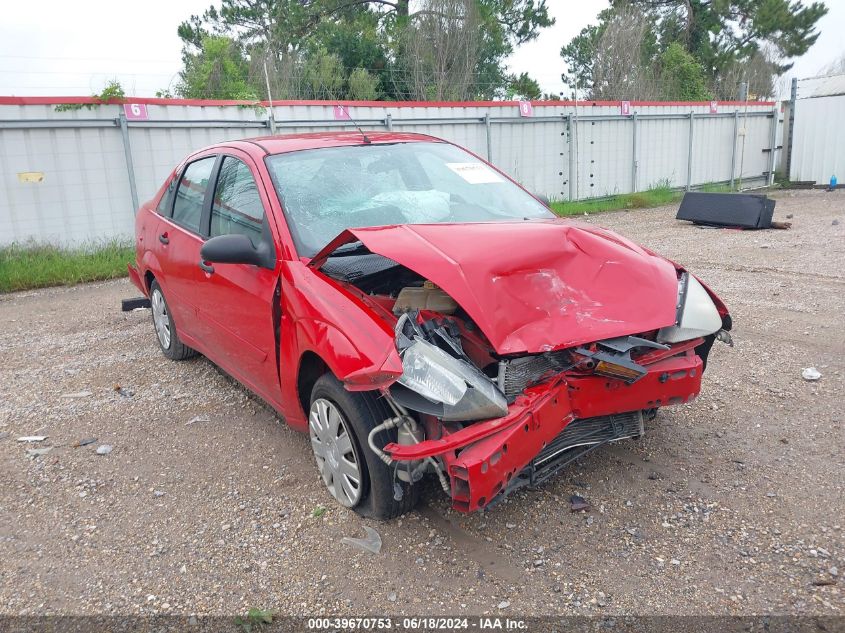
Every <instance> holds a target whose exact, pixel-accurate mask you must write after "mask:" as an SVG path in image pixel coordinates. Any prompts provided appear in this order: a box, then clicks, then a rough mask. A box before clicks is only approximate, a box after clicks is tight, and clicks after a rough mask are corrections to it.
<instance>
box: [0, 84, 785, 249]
mask: <svg viewBox="0 0 845 633" xmlns="http://www.w3.org/2000/svg"><path fill="white" fill-rule="evenodd" d="M62 101H67V99H64V100H63V99H60V98H12V97H0V245H2V244H8V243H12V242H26V241H36V242H51V243H60V244H81V243H86V242H91V241H97V240H103V239H111V238H124V237H128V236H130V235H131V233H132V231H133V217H134V209H135V208H136V207H137V201H138V200H139V199H140V200H141V201H143V200H146V199H148V198H150V197H151V196H152V195H153V194H154V193H155V191H156V190H157V189H158V187H159V186H160V185H161V183H162V182H163V180H164V178H165V177H166V176H167V174H168V173H169V172H170V170H171V169H172V168H173V167H174V166H175V165H176V164H177V163H178V162H179V161H180V160H181V159H182V158H184V156H185V155H187V154H188V153H190V152H193V151H195V150H197V149H199V148H201V147H203V146H206V145H210V144H212V143H217V142H220V141H224V140H230V139H236V138H244V137H251V136H263V135H266V134H268V133H269V120H268V117H269V110H268V109H266V108H261V107H259V108H253V107H248V106H245V105H243V104H241V105H237V104H234V103H233V102H212V101H206V102H199V101H178V100H173V99H167V100H165V99H137V100H132V103H139V104H142V105H143V106H144V108H140V109H139V108H136V109H135V111H136V112H137V111H139V110H141V112H142V115H143V114H146V117H147V118H146V119H143V120H128V121H127V119H126V115H125V114H124V112H125V110H124V106H123V105H120V104H110V105H92V104H90V103H88V104H87V105H86V106H85V107H82V108H81V109H78V110H70V111H67V110H64V111H57V110H56V104H57V103H60V102H62ZM77 101H82V102H84V101H85V100H84V99H77ZM346 106H347V107H348V111H349V112H350V113H351V115H352V117H354V119H355V121H356V122H357V123H358V124H360V125H361V126H362V127H363V128H364V129H365V130H368V129H382V130H396V131H413V132H421V133H426V134H432V135H434V136H438V137H441V138H444V139H447V140H450V141H453V142H455V143H458V144H459V145H463V146H465V147H467V148H469V149H471V150H472V151H474V152H476V153H477V154H479V155H481V156H483V157H486V158H488V159H489V160H490V161H491V162H493V163H494V164H495V165H497V166H498V167H499V168H500V169H502V170H503V171H505V172H506V173H508V174H510V175H511V176H513V177H514V178H515V179H516V180H518V181H519V182H521V183H522V184H523V185H524V186H526V187H527V188H528V189H530V190H531V191H534V192H536V193H542V194H544V195H546V196H548V197H549V198H552V199H564V200H567V199H568V200H573V199H583V198H591V197H600V196H606V195H610V194H615V193H627V192H631V191H641V190H644V189H647V188H649V187H651V186H655V185H661V184H668V185H669V186H671V187H679V188H681V187H686V188H694V187H696V186H698V185H702V184H705V183H717V182H724V183H727V182H734V181H735V180H738V179H741V180H742V182H743V184H746V183H748V184H754V183H757V184H761V183H763V182H765V181H766V180H767V179H769V178H770V177H771V172H772V166H773V164H774V153H775V152H774V151H773V148H776V147H777V134H778V130H779V126H778V125H777V111H776V110H774V109H773V106H772V104H770V103H763V104H761V103H755V104H751V105H749V106H747V107H746V104H738V103H719V104H710V103H638V102H632V103H630V106H629V104H627V103H626V102H621V103H620V102H595V103H593V102H586V103H584V102H579V103H578V104H577V107H576V105H575V104H573V103H571V102H545V103H535V104H534V106H533V114H532V116H521V110H520V107H519V104H517V103H514V102H485V103H461V104H449V103H438V104H431V103H381V102H360V103H355V102H352V103H347V104H346ZM336 110H337V109H336V107H335V104H333V103H327V102H284V103H281V104H274V108H273V116H274V119H275V122H276V126H277V133H280V134H285V133H294V132H308V131H323V130H336V129H342V128H347V129H348V128H349V127H350V126H351V125H352V123H351V121H349V120H342V119H338V118H336V117H337V116H338V113H337V111H336ZM129 114H130V118H131V116H132V111H131V109H130V112H129Z"/></svg>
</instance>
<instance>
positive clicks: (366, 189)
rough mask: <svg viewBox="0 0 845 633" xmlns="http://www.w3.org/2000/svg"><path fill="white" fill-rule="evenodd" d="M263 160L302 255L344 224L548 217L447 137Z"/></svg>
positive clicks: (313, 250)
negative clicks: (443, 139)
mask: <svg viewBox="0 0 845 633" xmlns="http://www.w3.org/2000/svg"><path fill="white" fill-rule="evenodd" d="M266 161H267V166H268V168H269V170H270V175H271V177H272V178H273V183H274V185H275V187H276V191H277V192H278V194H279V197H280V198H281V201H282V204H283V205H284V208H285V214H286V215H287V219H288V224H289V226H290V229H291V233H292V234H293V239H294V241H295V242H296V247H297V250H298V251H299V254H300V255H304V256H306V257H313V256H314V255H315V254H316V253H317V252H318V251H319V250H320V249H321V248H323V247H324V246H325V245H326V244H328V243H329V242H330V241H331V240H332V239H333V238H335V237H336V236H337V235H338V234H339V233H341V232H342V231H343V230H344V229H348V228H357V227H367V226H383V225H388V224H431V223H443V222H496V221H504V220H514V219H520V220H521V219H523V218H546V217H554V216H553V215H552V213H551V212H550V211H549V210H548V209H546V207H545V206H543V205H542V204H540V203H539V202H537V200H535V199H534V198H533V197H532V196H530V195H529V194H528V193H526V192H525V191H523V190H522V189H520V188H519V187H518V186H516V185H515V184H514V183H512V182H511V181H510V180H508V179H507V178H505V177H504V176H502V175H501V174H499V173H498V172H497V171H495V170H493V169H491V168H490V167H488V166H487V165H486V164H485V163H483V162H482V161H480V160H478V159H477V158H475V157H474V156H472V155H471V154H469V153H467V152H465V151H463V150H461V149H459V148H458V147H455V146H454V145H449V144H448V143H437V142H431V143H429V142H421V143H395V144H389V145H388V144H372V145H355V146H347V147H330V148H324V149H314V150H303V151H298V152H290V153H287V154H276V155H274V156H268V157H267V159H266Z"/></svg>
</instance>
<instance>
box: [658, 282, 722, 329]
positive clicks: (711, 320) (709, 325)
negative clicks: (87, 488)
mask: <svg viewBox="0 0 845 633" xmlns="http://www.w3.org/2000/svg"><path fill="white" fill-rule="evenodd" d="M720 329H722V317H721V315H720V314H719V311H718V310H717V309H716V305H715V304H714V303H713V300H712V299H711V298H710V295H709V294H708V293H707V291H706V290H705V289H704V286H702V285H701V283H699V281H698V280H697V279H696V278H695V277H693V276H692V275H690V274H689V273H687V272H685V273H683V274H682V275H681V279H680V280H679V281H678V319H677V321H676V323H675V325H672V326H669V327H664V328H661V329H660V331H659V332H658V333H657V340H658V342H660V343H680V342H681V341H689V340H690V339H694V338H698V337H700V336H708V335H710V334H714V333H715V332H718V331H719V330H720Z"/></svg>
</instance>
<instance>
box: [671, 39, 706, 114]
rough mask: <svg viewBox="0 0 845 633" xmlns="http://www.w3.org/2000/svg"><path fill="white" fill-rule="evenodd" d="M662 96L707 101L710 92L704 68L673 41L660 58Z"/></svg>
mask: <svg viewBox="0 0 845 633" xmlns="http://www.w3.org/2000/svg"><path fill="white" fill-rule="evenodd" d="M660 61H661V68H660V87H661V96H662V97H663V98H664V99H668V100H670V101H707V100H708V99H710V92H709V91H708V90H707V83H706V81H705V76H704V68H702V67H701V64H699V63H698V62H697V61H695V58H694V57H693V56H692V55H690V54H689V53H688V52H687V51H685V50H684V47H683V46H681V45H680V44H678V42H672V43H671V44H670V45H669V47H668V48H667V49H666V50H665V51H664V53H663V55H662V56H661V58H660Z"/></svg>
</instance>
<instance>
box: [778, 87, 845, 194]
mask: <svg viewBox="0 0 845 633" xmlns="http://www.w3.org/2000/svg"><path fill="white" fill-rule="evenodd" d="M822 79H823V80H825V82H824V83H826V84H828V85H829V86H831V88H835V89H838V90H845V75H841V76H834V77H824V78H813V79H809V80H805V81H799V82H798V94H799V98H798V99H797V100H796V101H795V122H794V125H795V127H794V130H793V133H792V149H791V151H792V157H791V160H790V167H789V179H790V180H792V181H793V182H807V181H809V182H814V183H818V184H826V183H828V182H829V181H830V177H831V176H834V175H835V176H836V177H837V179H838V180H839V182H845V94H838V95H830V96H809V97H802V95H807V94H809V95H814V94H823V93H822V92H821V91H820V88H823V87H824V86H823V85H822V86H820V85H819V84H820V80H822ZM811 88H813V89H814V90H813V89H811ZM832 91H835V90H832Z"/></svg>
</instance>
